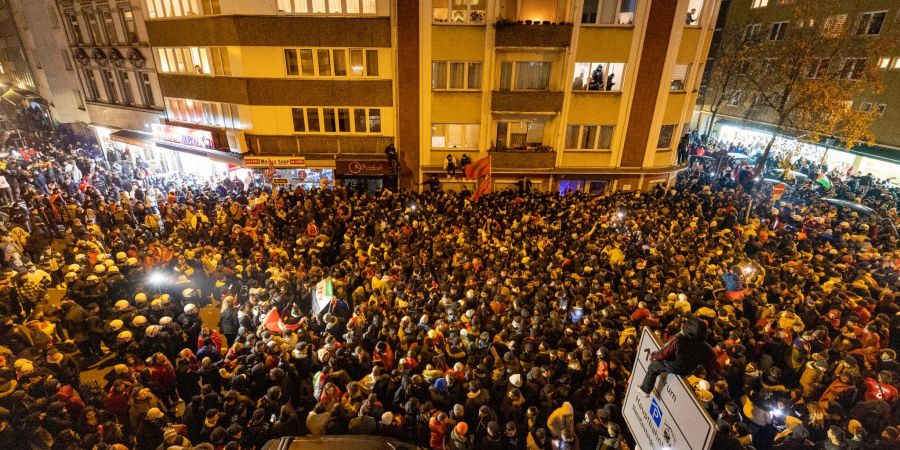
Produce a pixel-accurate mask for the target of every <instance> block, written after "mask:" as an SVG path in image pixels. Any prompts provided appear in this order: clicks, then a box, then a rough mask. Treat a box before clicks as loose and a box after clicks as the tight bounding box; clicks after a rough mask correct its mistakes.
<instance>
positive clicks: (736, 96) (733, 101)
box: [728, 91, 744, 106]
mask: <svg viewBox="0 0 900 450" xmlns="http://www.w3.org/2000/svg"><path fill="white" fill-rule="evenodd" d="M743 97H744V93H743V92H742V91H734V92H733V93H732V94H731V97H728V106H741V101H742V100H743Z"/></svg>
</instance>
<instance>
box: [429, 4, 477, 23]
mask: <svg viewBox="0 0 900 450" xmlns="http://www.w3.org/2000/svg"><path fill="white" fill-rule="evenodd" d="M431 7H432V10H431V12H432V19H433V20H434V22H436V23H484V18H485V15H486V14H487V0H464V1H461V0H434V1H433V2H432V6H431Z"/></svg>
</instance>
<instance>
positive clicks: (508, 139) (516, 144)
mask: <svg viewBox="0 0 900 450" xmlns="http://www.w3.org/2000/svg"><path fill="white" fill-rule="evenodd" d="M543 141H544V123H543V122H497V140H496V145H497V147H498V148H501V149H503V148H510V149H520V150H524V149H526V148H535V147H540V146H542V145H543Z"/></svg>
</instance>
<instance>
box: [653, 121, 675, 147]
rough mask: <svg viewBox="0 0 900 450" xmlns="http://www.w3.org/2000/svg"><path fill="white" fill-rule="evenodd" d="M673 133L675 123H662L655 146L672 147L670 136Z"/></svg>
mask: <svg viewBox="0 0 900 450" xmlns="http://www.w3.org/2000/svg"><path fill="white" fill-rule="evenodd" d="M674 134H675V125H663V126H662V128H661V129H660V130H659V141H657V143H656V148H672V136H673V135H674Z"/></svg>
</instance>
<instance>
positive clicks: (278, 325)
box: [263, 307, 303, 333]
mask: <svg viewBox="0 0 900 450" xmlns="http://www.w3.org/2000/svg"><path fill="white" fill-rule="evenodd" d="M263 325H265V327H266V329H267V330H269V331H271V332H273V333H282V332H284V330H291V331H293V330H296V329H297V328H300V326H301V325H303V320H301V321H300V322H299V323H296V324H294V325H287V324H285V323H284V322H282V321H281V314H280V313H279V312H278V308H275V307H273V308H272V310H271V311H269V313H268V314H266V319H265V320H263Z"/></svg>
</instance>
